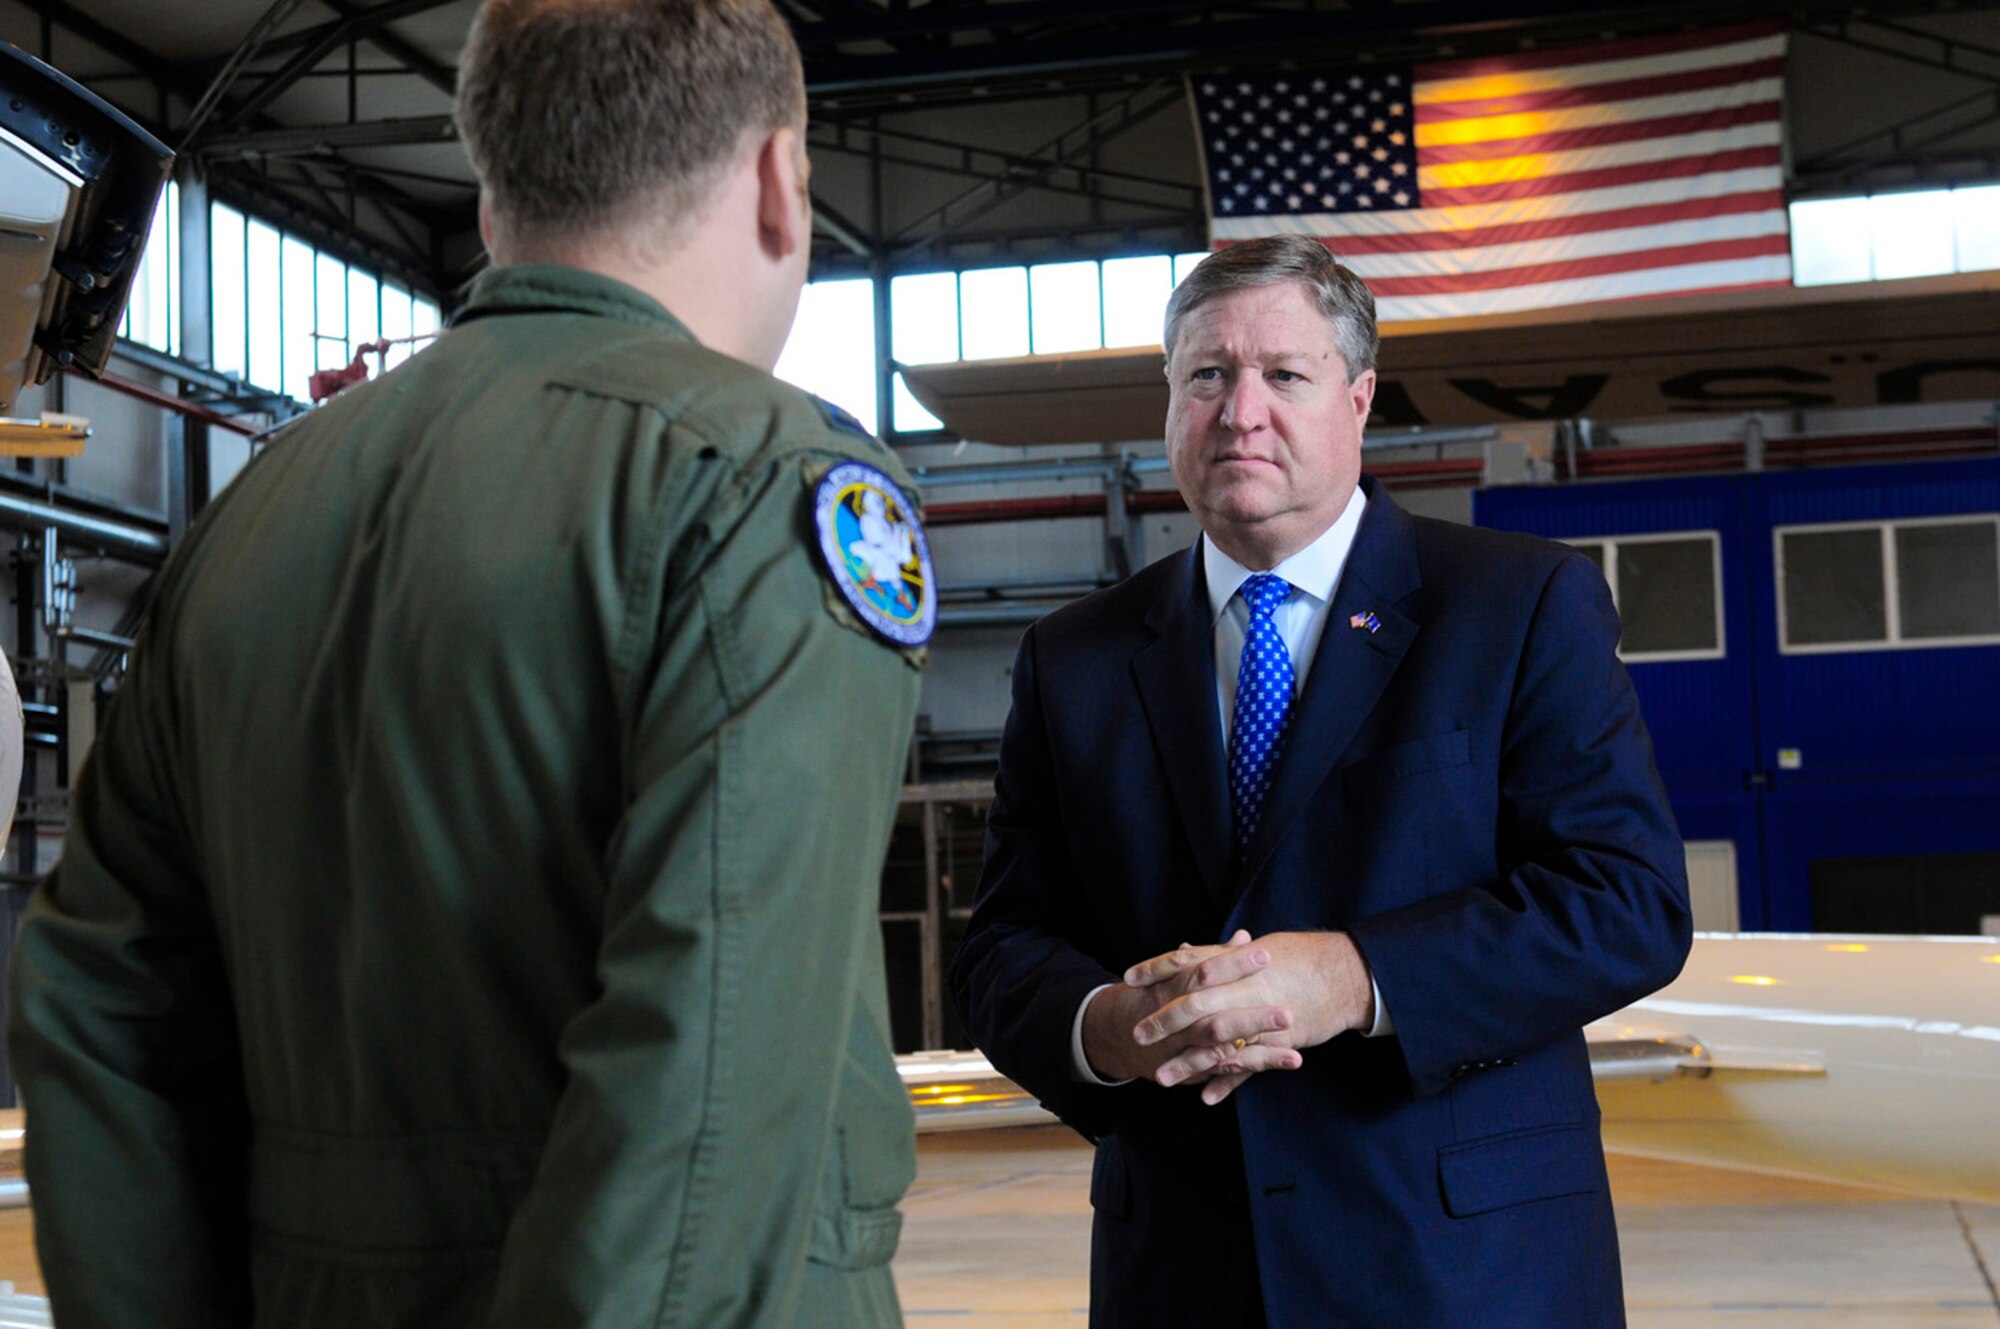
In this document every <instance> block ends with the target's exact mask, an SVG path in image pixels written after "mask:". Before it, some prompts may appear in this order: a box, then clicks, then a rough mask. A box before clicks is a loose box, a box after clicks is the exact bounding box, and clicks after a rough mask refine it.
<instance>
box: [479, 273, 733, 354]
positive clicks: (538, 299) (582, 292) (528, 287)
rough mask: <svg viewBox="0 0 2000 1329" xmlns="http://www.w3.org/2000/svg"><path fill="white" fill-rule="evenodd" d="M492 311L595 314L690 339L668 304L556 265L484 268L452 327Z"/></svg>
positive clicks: (607, 279) (597, 276)
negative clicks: (671, 312) (669, 311)
mask: <svg viewBox="0 0 2000 1329" xmlns="http://www.w3.org/2000/svg"><path fill="white" fill-rule="evenodd" d="M493 314H594V315H596V316H598V317H600V318H614V319H617V320H618V321H620V322H622V323H636V324H638V325H639V326H641V327H648V328H658V329H660V330H661V331H663V332H667V333H670V334H672V335H674V336H677V337H684V338H686V339H687V340H688V341H693V340H694V339H695V338H694V334H693V333H691V332H689V331H688V330H687V325H686V324H684V323H682V322H681V321H680V320H679V319H677V318H675V317H674V316H673V315H672V314H670V313H668V312H667V307H666V306H665V305H663V304H661V303H660V302H659V301H658V300H655V299H653V298H652V297H651V296H649V295H645V294H642V293H641V292H639V291H637V290H635V289H633V288H632V287H630V286H627V285H626V284H625V283H624V282H621V281H617V280H614V279H613V278H610V277H606V276H603V275H601V274H599V273H595V272H585V271H584V270H583V269H582V268H571V267H564V266H562V265H561V264H558V263H521V264H516V265H513V266H510V267H504V268H488V269H487V270H486V271H485V272H482V273H480V274H479V279H478V280H477V281H475V282H474V283H473V284H472V294H471V295H470V296H469V297H468V298H467V299H466V302H465V305H464V307H463V308H461V309H460V310H459V311H458V313H457V314H456V315H454V316H453V318H452V320H451V322H452V326H453V327H457V326H459V325H460V324H462V323H469V322H471V321H473V320H474V319H478V318H484V317H487V316H489V315H493Z"/></svg>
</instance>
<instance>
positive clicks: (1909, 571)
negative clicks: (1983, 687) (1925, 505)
mask: <svg viewBox="0 0 2000 1329" xmlns="http://www.w3.org/2000/svg"><path fill="white" fill-rule="evenodd" d="M1774 538H1775V540H1776V541H1777V569H1778V631H1779V642H1780V645H1781V647H1782V649H1783V650H1785V651H1786V652H1788V653H1811V652H1823V651H1857V650H1889V649H1896V648H1915V647H1926V646H1963V645H1976V644H1982V643H1995V642H2000V517H1996V516H1993V515H1988V514H1978V515H1972V516H1959V517H1933V518H1923V519H1918V520H1911V521H1896V522H1844V523H1837V524H1834V523H1830V524H1826V525H1816V526H1791V527H1780V528H1778V530H1777V531H1775V532H1774Z"/></svg>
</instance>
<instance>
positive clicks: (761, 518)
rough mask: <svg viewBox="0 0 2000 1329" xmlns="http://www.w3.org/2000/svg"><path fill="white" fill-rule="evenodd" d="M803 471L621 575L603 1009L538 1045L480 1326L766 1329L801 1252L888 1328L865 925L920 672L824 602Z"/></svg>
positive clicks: (802, 1271) (900, 1139)
mask: <svg viewBox="0 0 2000 1329" xmlns="http://www.w3.org/2000/svg"><path fill="white" fill-rule="evenodd" d="M697 442H698V441H697ZM686 451H688V452H689V453H694V452H701V453H702V454H703V455H705V456H711V457H712V456H713V455H714V450H712V449H703V448H700V447H698V446H695V447H689V448H688V449H686ZM826 460H827V458H826V457H824V456H815V455H813V454H810V453H807V454H796V453H795V454H792V455H789V456H785V457H780V458H778V459H776V460H775V461H772V462H770V463H768V464H765V465H762V466H745V467H744V468H743V469H742V470H740V471H738V472H736V473H734V474H732V475H730V476H729V477H728V478H727V479H726V480H725V481H723V482H721V483H719V484H714V485H706V484H702V483H697V484H693V485H687V486H680V489H681V491H682V492H681V493H680V494H669V495H666V496H665V497H664V499H663V503H665V504H666V505H667V507H668V508H669V509H672V508H673V506H674V505H676V504H682V505H685V504H687V503H689V502H690V501H691V500H689V499H688V498H687V497H686V496H685V495H686V494H688V493H696V494H701V495H703V497H702V498H701V499H700V508H699V510H698V511H679V512H676V511H672V510H668V511H663V512H662V514H661V516H660V519H659V520H658V521H657V522H656V523H655V528H656V534H655V538H656V539H657V541H658V548H656V549H654V550H652V551H650V552H649V553H647V554H645V555H644V556H642V557H641V558H639V559H638V560H637V561H636V564H635V566H636V568H637V571H636V572H635V573H634V576H633V584H632V588H631V591H630V592H629V597H628V610H629V615H628V618H629V622H628V631H627V633H626V634H625V636H624V637H623V638H622V640H621V646H620V650H619V655H618V665H619V668H620V670H621V671H622V673H623V675H624V676H623V678H622V681H621V687H622V688H623V692H624V699H623V700H624V705H625V707H626V712H627V715H626V724H625V728H626V733H625V742H626V745H627V747H626V751H625V752H624V753H623V754H622V757H621V761H622V765H623V769H624V771H625V774H626V781H627V808H626V813H625V816H624V819H623V822H622V824H621V826H620V828H619V830H618V832H617V834H616V835H615V837H614V839H613V841H612V843H611V844H610V846H609V850H608V859H607V880H608V888H607V896H606V899H605V902H604V911H603V913H604V921H603V934H602V943H601V950H600V953H599V956H598V961H597V972H598V978H599V983H600V992H599V995H598V997H597V998H596V1000H595V1001H594V1002H593V1003H592V1004H591V1005H589V1006H588V1007H586V1008H585V1009H584V1010H582V1011H581V1012H580V1013H579V1014H578V1015H576V1016H575V1017H574V1018H573V1019H572V1021H571V1022H570V1024H569V1025H568V1026H567V1028H566V1029H565V1030H564V1032H563V1035H562V1039H561V1043H560V1055H561V1057H562V1060H563V1064H564V1069H565V1072H566V1074H567V1077H568V1078H567V1085H566V1088H565V1090H564V1092H563V1095H562V1098H561V1100H560V1102H559V1103H558V1106H557V1111H556V1115H555V1119H554V1122H553V1126H552V1130H551V1133H550V1137H549V1141H548V1145H547V1148H546V1150H545V1152H544V1155H543V1158H542V1160H541V1163H540V1166H539V1169H538V1171H537V1174H536V1178H535V1181H534V1183H533V1185H532V1188H531V1190H530V1193H529V1194H528V1196H527V1198H526V1200H525V1201H524V1203H523V1204H522V1205H521V1207H520V1209H519V1210H518V1211H517V1213H516V1216H515V1219H514V1222H513V1224H512V1226H511V1228H510V1229H509V1233H508V1238H507V1241H506V1244H505V1246H504V1248H503V1251H502V1257H501V1267H500V1270H499V1274H498V1283H497V1294H496V1299H495V1303H494V1307H493V1311H492V1314H491V1323H493V1324H494V1325H496V1326H501V1325H504V1326H511V1327H520V1326H534V1329H567V1327H568V1326H586V1325H587V1326H592V1327H593V1329H624V1327H625V1326H631V1327H632V1329H637V1327H638V1326H642V1325H643V1326H648V1329H653V1327H655V1326H660V1327H665V1326H689V1327H690V1329H692V1327H696V1326H699V1327H700V1329H777V1327H778V1326H789V1325H792V1324H794V1323H795V1322H797V1321H798V1320H799V1318H800V1315H801V1313H802V1308H801V1296H802V1288H803V1287H804V1284H805V1280H806V1267H807V1260H808V1255H809V1254H810V1255H811V1256H812V1257H813V1258H814V1259H815V1260H819V1261H821V1262H823V1263H825V1264H827V1265H829V1266H833V1267H843V1268H853V1269H856V1270H863V1271H872V1274H873V1276H874V1278H875V1286H876V1287H877V1289H878V1291H881V1292H882V1293H883V1295H885V1296H886V1297H887V1306H888V1310H887V1311H885V1312H884V1313H883V1316H881V1317H878V1318H882V1319H886V1318H887V1317H889V1316H893V1307H894V1298H893V1291H892V1290H891V1289H890V1285H889V1284H888V1275H887V1263H888V1259H889V1256H890V1254H891V1253H892V1252H893V1250H894V1246H895V1238H896V1225H897V1224H898V1223H899V1221H900V1219H899V1216H898V1215H897V1213H896V1211H895V1203H896V1200H897V1199H898V1198H900V1196H901V1194H902V1192H903V1190H904V1189H905V1187H906V1186H907V1184H908V1182H909V1180H910V1179H911V1177H912V1175H913V1172H914V1146H913V1138H912V1133H911V1119H910V1110H909V1105H908V1102H907V1099H906V1098H905V1097H903V1096H902V1095H901V1094H900V1092H899V1091H898V1090H897V1089H896V1088H895V1085H896V1081H895V1069H894V1065H893V1063H892V1061H891V1060H890V1057H889V1055H888V1051H887V1031H886V1029H885V1028H883V1027H882V1026H883V1025H884V1024H885V1018H884V1008H883V1002H882V995H881V989H882V981H883V980H882V970H881V958H880V957H881V952H880V942H879V938H878V937H877V936H876V935H875V929H876V928H877V926H878V925H877V922H876V917H875V915H876V901H877V898H878V892H879V880H880V870H881V864H882V858H883V853H884V849H885V846H886V843H887V838H888V833H889V829H890V825H891V821H892V818H893V814H894V807H895V803H896V799H897V795H898V792H899V790H900V786H901V772H902V767H903V763H904V760H905V754H906V748H907V743H908V740H909V733H910V726H911V720H912V717H913V714H914V711H915V706H916V695H917V685H918V674H917V671H916V669H915V668H914V667H913V666H912V663H911V661H910V660H909V659H908V658H907V657H906V655H905V653H904V652H903V651H901V650H899V649H896V648H893V647H892V646H890V645H889V644H888V643H886V642H885V641H884V640H882V639H880V638H878V637H876V636H875V635H873V634H872V633H870V632H868V631H867V630H866V629H865V628H862V627H861V626H860V625H859V624H858V623H856V622H849V621H843V620H842V619H841V618H839V617H838V616H836V615H835V614H834V613H833V612H832V611H831V608H830V607H829V605H828V604H827V603H826V600H825V597H824V595H823V587H824V580H825V578H826V577H827V575H828V573H827V571H826V569H825V565H824V563H823V562H822V561H821V559H820V555H819V553H818V542H817V540H816V538H815V536H814V530H813V520H812V508H811V490H810V487H809V486H810V482H811V480H812V478H813V474H814V472H815V470H816V469H823V468H824V465H825V463H826ZM885 460H886V459H885ZM710 464H711V465H713V466H715V467H724V466H726V463H724V462H721V461H714V462H712V463H710ZM857 1028H859V1029H860V1031H861V1032H860V1033H859V1034H857V1033H856V1032H855V1031H856V1030H857ZM871 1094H872V1098H871V1096H870V1095H871ZM837 1114H838V1115H837ZM860 1322H861V1323H872V1322H874V1321H872V1320H871V1321H860Z"/></svg>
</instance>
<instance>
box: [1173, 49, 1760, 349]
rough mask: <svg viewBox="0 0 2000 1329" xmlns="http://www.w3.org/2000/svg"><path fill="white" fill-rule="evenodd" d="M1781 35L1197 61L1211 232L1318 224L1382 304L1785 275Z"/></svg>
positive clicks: (1683, 290)
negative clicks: (1338, 61) (1358, 57)
mask: <svg viewBox="0 0 2000 1329" xmlns="http://www.w3.org/2000/svg"><path fill="white" fill-rule="evenodd" d="M1784 59H1785V34H1784V32H1783V31H1782V30H1781V29H1780V28H1778V27H1777V26H1776V25H1774V24H1770V23H1758V24H1745V25H1742V26H1738V27H1733V28H1726V29H1711V30H1707V31H1699V32H1687V33H1678V34H1674V35H1672V36H1663V37H1648V38H1638V39H1634V40H1630V41H1619V42H1607V43H1600V44H1595V45H1590V46H1575V47H1569V48H1565V49H1562V50H1550V51H1538V52H1532V53H1526V54H1521V55H1511V56H1503V57H1499V58H1495V59H1483V60H1448V61H1439V62H1435V63H1430V64H1419V65H1415V66H1402V67H1397V66H1393V65H1371V66H1367V67H1364V68H1359V69H1342V70H1325V71H1317V72H1315V71H1305V72H1289V73H1283V74H1267V75H1257V76H1249V75H1229V76H1222V75H1216V76H1210V77H1204V78H1197V79H1195V80H1194V81H1193V85H1192V86H1193V89H1194V101H1195V115H1196V118H1197V120H1198V122H1199V124H1200V127H1201V135H1202V149H1203V153H1204V156H1205V159H1206V166H1207V174H1208V188H1209V200H1210V207H1209V216H1210V231H1211V235H1212V237H1213V240H1214V243H1215V244H1216V245H1217V246H1221V245H1225V244H1228V243H1230V242H1232V241H1236V240H1246V239H1250V238H1251V237H1253V236H1260V235H1275V234H1279V233H1282V232H1295V233H1298V234H1303V235H1311V236H1316V237H1318V238H1320V239H1321V240H1322V241H1324V242H1325V244H1326V245H1327V246H1328V247H1329V248H1330V249H1332V250H1333V251H1334V252H1335V253H1337V254H1338V255H1340V257H1341V259H1342V261H1343V262H1345V263H1347V264H1348V265H1349V266H1350V267H1352V268H1353V269H1354V270H1355V271H1356V272H1357V273H1359V274H1360V275H1361V276H1362V277H1363V278H1364V279H1365V280H1366V281H1367V282H1368V286H1369V289H1371V290H1372V291H1374V293H1375V298H1376V302H1377V307H1378V314H1379V316H1380V318H1381V319H1382V320H1383V321H1384V322H1391V321H1397V320H1404V319H1421V318H1447V317H1454V316H1459V315H1467V314H1493V313H1503V312H1507V311H1511V310H1520V309H1541V308H1547V307H1550V306H1554V305H1567V304H1578V303H1582V302H1585V301H1592V300H1615V299H1623V298H1627V297H1631V296H1645V295H1669V294H1689V293H1693V292H1698V291H1699V292H1708V291H1726V290H1741V289H1746V288H1749V287H1757V286H1783V285H1786V284H1788V283H1789V282H1790V281H1791V241H1790V237H1789V234H1788V227H1787V218H1786V213H1785V202H1784V194H1783V183H1784V180H1783V166H1782V163H1781V159H1780V135H1781V133H1782V122H1781V120H1780V112H1781V109H1782V94H1783V83H1784Z"/></svg>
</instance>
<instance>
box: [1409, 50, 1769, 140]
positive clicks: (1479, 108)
mask: <svg viewBox="0 0 2000 1329" xmlns="http://www.w3.org/2000/svg"><path fill="white" fill-rule="evenodd" d="M1784 72H1785V58H1784V57H1783V56H1772V57H1771V58H1769V59H1767V60H1749V61H1745V62H1744V63H1742V64H1738V65H1717V66H1715V67H1713V68H1710V69H1682V70H1677V71H1675V72H1674V73H1671V74H1654V75H1652V76H1650V77H1648V78H1628V79H1621V80H1619V81H1617V82H1615V83H1584V84H1579V85H1577V86H1574V87H1568V88H1549V89H1547V90H1545V91H1542V92H1523V93H1517V94H1516V95H1514V96H1511V97H1482V98H1480V99H1478V100H1477V101H1469V102H1420V103H1418V104H1417V106H1416V108H1415V111H1416V122H1417V123H1418V124H1420V125H1434V124H1440V123H1442V122H1444V121H1446V120H1467V119H1474V118H1478V117H1483V116H1489V115H1521V114H1525V113H1528V112H1531V111H1557V110H1562V109H1563V108H1565V107H1571V106H1596V105H1600V104H1602V103H1606V102H1623V101H1631V100H1633V99H1634V98H1638V97H1663V96H1666V95H1667V94H1669V93H1675V92H1698V91H1700V90H1702V89H1704V88H1726V87H1729V86H1730V85H1731V84H1735V83H1750V82H1753V81H1755V80H1757V79H1765V78H1772V77H1776V76H1780V75H1782V74H1783V73H1784Z"/></svg>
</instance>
